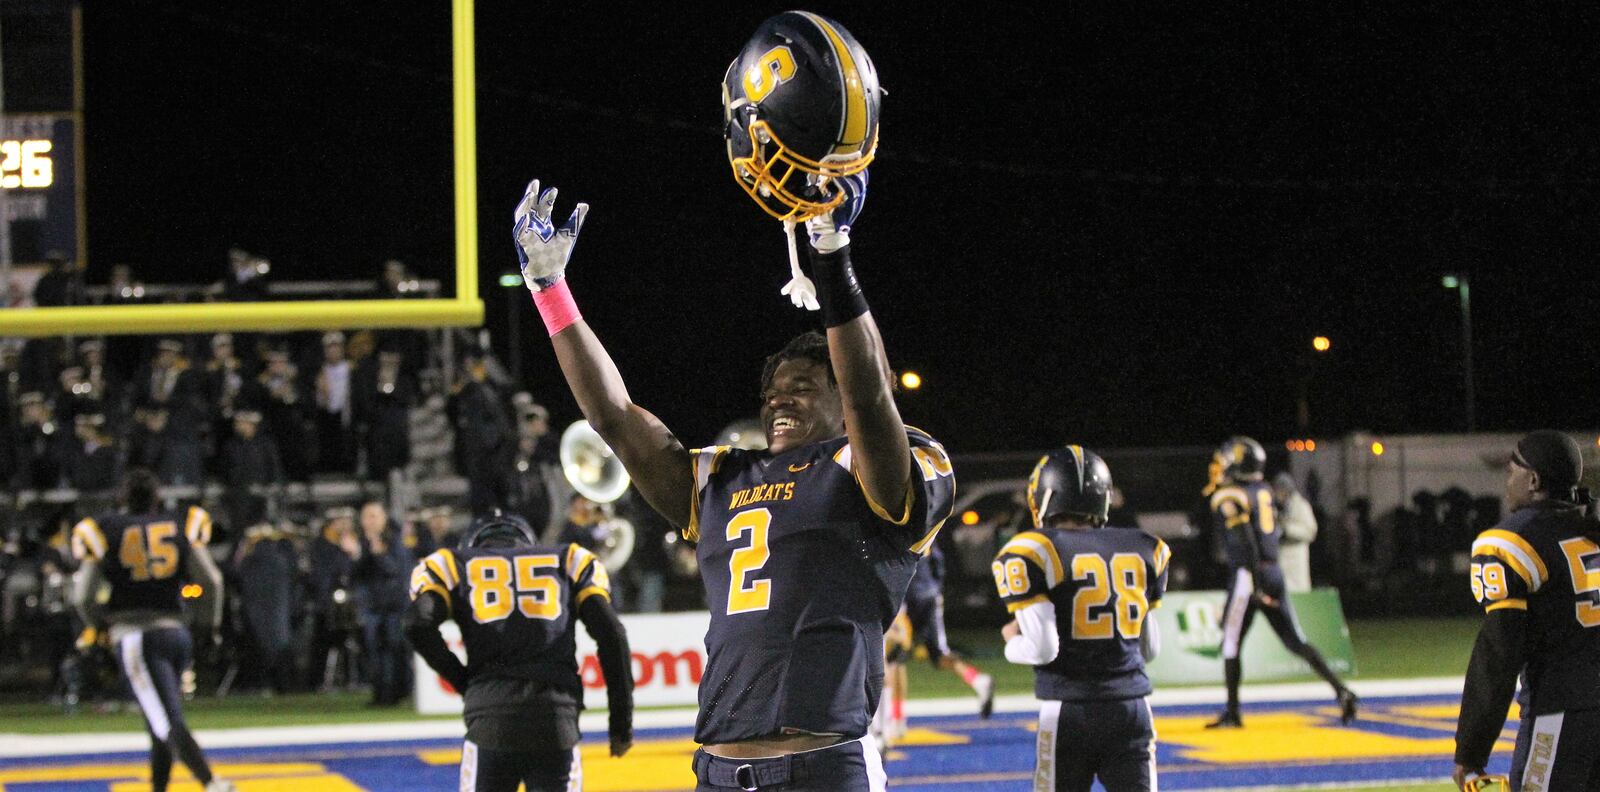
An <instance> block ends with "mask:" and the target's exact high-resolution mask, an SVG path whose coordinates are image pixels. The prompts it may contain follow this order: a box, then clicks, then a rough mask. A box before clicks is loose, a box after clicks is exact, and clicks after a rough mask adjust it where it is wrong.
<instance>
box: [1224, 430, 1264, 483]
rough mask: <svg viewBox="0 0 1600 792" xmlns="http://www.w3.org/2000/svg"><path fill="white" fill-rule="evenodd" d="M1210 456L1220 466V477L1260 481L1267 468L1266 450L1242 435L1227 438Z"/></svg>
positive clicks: (1233, 479)
mask: <svg viewBox="0 0 1600 792" xmlns="http://www.w3.org/2000/svg"><path fill="white" fill-rule="evenodd" d="M1211 458H1212V462H1213V464H1215V465H1218V466H1220V467H1221V472H1222V477H1223V478H1224V479H1227V480H1230V481H1260V480H1261V475H1262V473H1264V472H1265V471H1266V469H1267V450H1266V449H1264V448H1262V447H1261V444H1260V443H1257V442H1256V441H1255V440H1253V439H1251V438H1248V437H1245V436H1244V435H1234V436H1233V437H1230V438H1228V439H1227V441H1226V442H1224V443H1223V444H1222V445H1221V446H1218V447H1217V452H1216V453H1215V454H1213V455H1212V457H1211ZM1213 469H1215V468H1213Z"/></svg>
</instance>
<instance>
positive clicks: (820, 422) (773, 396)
mask: <svg viewBox="0 0 1600 792" xmlns="http://www.w3.org/2000/svg"><path fill="white" fill-rule="evenodd" d="M761 425H762V426H763V427H764V428H765V429H766V430H767V448H768V449H769V450H771V451H772V453H774V454H781V453H783V452H784V451H787V450H789V449H791V448H798V447H800V446H803V445H805V444H807V443H815V442H819V441H822V440H830V439H832V438H835V437H838V436H839V435H841V434H844V407H843V405H842V404H841V403H840V401H839V389H838V388H837V387H835V386H834V384H833V382H832V381H830V380H829V378H828V370H827V369H826V368H823V367H822V366H821V365H820V364H818V363H815V362H813V361H810V360H805V359H803V358H792V359H789V360H785V361H783V362H782V363H780V364H778V369H777V371H775V372H773V374H772V385H771V386H769V387H768V388H767V392H766V393H764V394H762V399H761Z"/></svg>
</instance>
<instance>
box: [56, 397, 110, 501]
mask: <svg viewBox="0 0 1600 792" xmlns="http://www.w3.org/2000/svg"><path fill="white" fill-rule="evenodd" d="M73 432H74V435H75V439H76V442H74V443H73V444H72V453H71V454H69V455H68V457H67V477H68V479H69V482H70V483H71V484H72V488H73V489H75V490H77V491H78V492H80V493H84V494H89V493H98V492H105V491H107V490H110V489H111V488H113V487H115V486H116V485H117V482H118V481H120V480H121V479H122V473H121V471H119V470H118V469H117V468H118V464H117V461H118V460H117V449H116V446H115V445H114V444H113V443H112V440H111V437H110V436H109V435H107V434H106V417H105V416H104V415H102V414H100V413H98V412H81V413H78V415H77V417H76V418H74V419H73Z"/></svg>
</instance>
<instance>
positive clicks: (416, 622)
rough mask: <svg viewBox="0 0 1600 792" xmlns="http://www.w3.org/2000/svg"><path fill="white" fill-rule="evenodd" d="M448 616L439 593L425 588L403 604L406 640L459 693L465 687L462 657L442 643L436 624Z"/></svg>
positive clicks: (465, 688)
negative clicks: (406, 604)
mask: <svg viewBox="0 0 1600 792" xmlns="http://www.w3.org/2000/svg"><path fill="white" fill-rule="evenodd" d="M448 618H450V609H449V608H447V607H445V604H444V600H442V599H440V598H439V595H438V594H435V593H433V592H431V591H424V592H422V593H421V594H419V595H418V596H417V598H416V599H414V600H412V601H411V605H410V606H409V607H407V608H406V615H405V631H406V640H408V641H410V642H411V646H412V647H413V648H415V649H416V650H417V654H419V655H422V659H423V660H424V661H426V662H427V664H428V667H429V668H432V669H433V670H434V671H435V672H437V673H438V674H439V676H440V677H441V678H443V679H444V681H446V682H449V683H450V687H453V688H455V689H456V692H458V693H465V692H466V690H467V668H466V666H464V665H462V664H461V658H459V657H456V654H455V652H452V651H450V647H448V646H446V645H445V643H444V636H442V635H440V634H439V625H441V624H443V623H444V622H445V620H446V619H448Z"/></svg>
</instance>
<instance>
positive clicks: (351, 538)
mask: <svg viewBox="0 0 1600 792" xmlns="http://www.w3.org/2000/svg"><path fill="white" fill-rule="evenodd" d="M308 556H309V565H310V568H311V574H310V575H309V577H308V579H307V581H308V585H309V588H310V591H309V592H308V594H309V596H310V599H311V619H312V631H311V636H312V637H311V662H310V666H311V682H312V687H313V688H314V689H317V690H328V689H331V688H332V686H333V680H334V677H335V672H336V671H337V669H338V668H339V666H340V658H341V656H342V655H347V654H348V652H347V651H346V647H347V646H349V645H351V643H352V641H351V638H352V636H353V634H355V633H356V631H357V630H358V629H359V628H360V621H359V619H358V617H357V613H358V612H359V609H360V603H359V602H358V598H357V596H356V592H355V589H354V586H353V585H352V575H353V573H354V571H355V564H356V559H358V558H360V556H361V542H360V540H359V539H357V538H356V531H355V512H354V511H353V510H351V509H332V510H329V512H328V513H327V521H326V522H325V523H324V524H323V526H322V531H321V532H320V533H319V534H318V535H317V538H316V539H314V540H312V542H311V549H310V550H309V551H308ZM344 659H345V663H344V666H345V667H346V668H350V667H351V666H352V665H353V658H350V657H345V658H344Z"/></svg>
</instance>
